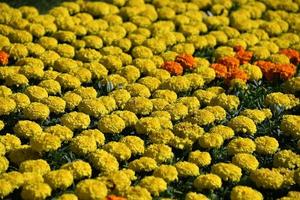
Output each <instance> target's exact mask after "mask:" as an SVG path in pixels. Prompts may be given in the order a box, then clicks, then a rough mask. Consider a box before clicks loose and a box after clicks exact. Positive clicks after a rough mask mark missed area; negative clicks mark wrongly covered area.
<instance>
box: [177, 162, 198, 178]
mask: <svg viewBox="0 0 300 200" xmlns="http://www.w3.org/2000/svg"><path fill="white" fill-rule="evenodd" d="M175 167H176V169H177V172H178V176H179V177H188V176H198V175H199V174H200V172H199V167H198V166H197V165H196V164H194V163H191V162H187V161H180V162H177V163H176V164H175Z"/></svg>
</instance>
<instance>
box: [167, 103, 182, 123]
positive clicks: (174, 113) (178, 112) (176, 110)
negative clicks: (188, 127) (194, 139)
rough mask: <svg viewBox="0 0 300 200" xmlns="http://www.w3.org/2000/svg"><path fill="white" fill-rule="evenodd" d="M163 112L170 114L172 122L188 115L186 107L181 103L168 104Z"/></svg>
mask: <svg viewBox="0 0 300 200" xmlns="http://www.w3.org/2000/svg"><path fill="white" fill-rule="evenodd" d="M164 110H165V111H167V112H169V113H170V115H171V119H172V120H173V121H178V120H180V119H183V118H184V117H186V116H187V115H188V107H187V106H185V105H184V104H183V103H173V104H169V105H167V106H166V107H165V108H164Z"/></svg>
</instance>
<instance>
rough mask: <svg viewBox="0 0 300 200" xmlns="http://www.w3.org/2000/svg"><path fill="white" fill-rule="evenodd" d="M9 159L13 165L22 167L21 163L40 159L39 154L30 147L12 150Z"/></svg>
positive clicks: (25, 146)
mask: <svg viewBox="0 0 300 200" xmlns="http://www.w3.org/2000/svg"><path fill="white" fill-rule="evenodd" d="M8 158H9V160H10V161H11V162H12V163H15V164H17V165H20V163H21V162H23V161H26V160H35V159H38V158H40V155H39V153H38V152H36V151H34V150H33V149H32V148H31V146H29V145H21V146H20V147H18V148H16V149H14V150H11V151H10V152H9V154H8Z"/></svg>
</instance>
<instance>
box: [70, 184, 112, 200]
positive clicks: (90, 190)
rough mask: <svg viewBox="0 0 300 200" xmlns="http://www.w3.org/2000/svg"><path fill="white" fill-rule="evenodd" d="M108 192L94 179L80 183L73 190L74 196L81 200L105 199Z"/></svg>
mask: <svg viewBox="0 0 300 200" xmlns="http://www.w3.org/2000/svg"><path fill="white" fill-rule="evenodd" d="M107 193H108V191H107V188H106V186H105V184H104V183H102V182H101V181H98V180H95V179H85V180H82V181H80V182H79V183H78V184H77V185H76V188H75V194H76V196H77V197H78V198H79V199H82V200H97V199H105V197H106V195H107Z"/></svg>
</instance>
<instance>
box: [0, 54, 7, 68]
mask: <svg viewBox="0 0 300 200" xmlns="http://www.w3.org/2000/svg"><path fill="white" fill-rule="evenodd" d="M8 58H9V55H8V54H7V53H6V52H4V51H0V65H7V64H8Z"/></svg>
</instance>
